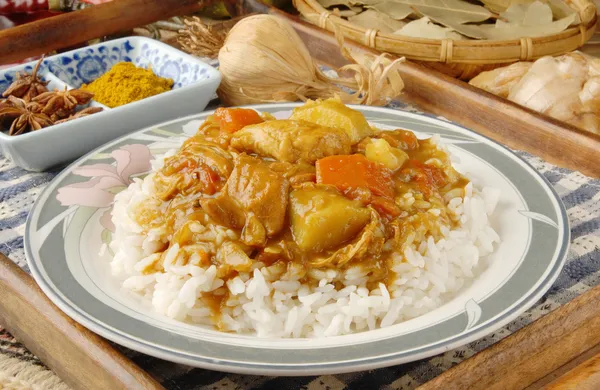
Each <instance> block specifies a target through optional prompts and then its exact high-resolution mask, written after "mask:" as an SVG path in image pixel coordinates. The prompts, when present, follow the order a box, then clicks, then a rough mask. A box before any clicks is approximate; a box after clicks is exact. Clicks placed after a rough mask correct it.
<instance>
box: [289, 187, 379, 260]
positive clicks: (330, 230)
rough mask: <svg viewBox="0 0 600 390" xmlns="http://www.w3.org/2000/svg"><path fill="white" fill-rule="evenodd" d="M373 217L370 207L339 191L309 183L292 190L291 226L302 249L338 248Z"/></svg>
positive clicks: (316, 250) (318, 250)
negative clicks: (363, 205) (306, 186)
mask: <svg viewBox="0 0 600 390" xmlns="http://www.w3.org/2000/svg"><path fill="white" fill-rule="evenodd" d="M369 219H370V212H369V209H367V208H366V207H362V206H361V205H360V203H359V202H357V201H353V200H350V199H348V198H346V197H344V196H342V195H340V194H339V193H337V192H335V191H329V190H325V189H321V188H311V187H308V188H300V189H297V190H294V191H292V192H291V193H290V222H291V230H292V234H293V236H294V240H295V241H296V244H298V246H299V247H300V248H301V249H302V250H306V251H315V252H320V251H322V250H325V249H331V248H335V247H337V246H339V245H341V244H343V243H345V242H346V241H348V240H351V239H352V238H354V237H355V236H356V235H357V234H358V233H359V232H360V231H361V229H362V228H363V227H364V226H365V225H366V224H367V222H369Z"/></svg>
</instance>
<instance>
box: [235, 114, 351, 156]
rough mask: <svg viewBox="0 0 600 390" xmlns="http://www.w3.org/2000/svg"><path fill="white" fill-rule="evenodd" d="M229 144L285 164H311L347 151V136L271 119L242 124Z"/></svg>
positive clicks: (311, 125) (300, 122) (339, 130)
mask: <svg viewBox="0 0 600 390" xmlns="http://www.w3.org/2000/svg"><path fill="white" fill-rule="evenodd" d="M230 145H231V147H233V148H234V149H237V150H242V151H246V152H249V153H256V154H258V155H260V156H263V157H272V158H274V159H276V160H278V161H283V162H289V163H295V162H298V161H304V162H307V163H314V162H315V161H317V160H318V159H320V158H323V157H327V156H332V155H336V154H349V153H350V139H349V137H348V135H347V134H346V132H345V131H344V130H342V129H336V128H331V127H324V126H319V125H317V124H314V123H309V122H305V121H302V120H299V121H295V120H274V121H267V122H264V123H259V124H256V125H250V126H246V127H244V128H243V129H241V130H239V131H238V132H236V133H235V134H234V135H233V136H232V137H231V144H230Z"/></svg>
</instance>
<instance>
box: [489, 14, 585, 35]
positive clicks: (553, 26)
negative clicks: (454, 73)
mask: <svg viewBox="0 0 600 390" xmlns="http://www.w3.org/2000/svg"><path fill="white" fill-rule="evenodd" d="M575 17H576V14H572V15H570V16H567V17H565V18H562V19H560V20H556V21H554V22H550V23H547V24H543V25H540V26H521V25H517V24H506V25H502V26H499V25H481V26H479V28H480V29H481V30H482V32H483V33H484V34H485V35H486V38H487V39H494V40H505V39H519V38H525V37H530V38H535V37H542V36H546V35H551V34H558V33H559V32H561V31H564V30H566V29H567V28H568V27H569V26H570V25H571V23H573V21H574V20H575Z"/></svg>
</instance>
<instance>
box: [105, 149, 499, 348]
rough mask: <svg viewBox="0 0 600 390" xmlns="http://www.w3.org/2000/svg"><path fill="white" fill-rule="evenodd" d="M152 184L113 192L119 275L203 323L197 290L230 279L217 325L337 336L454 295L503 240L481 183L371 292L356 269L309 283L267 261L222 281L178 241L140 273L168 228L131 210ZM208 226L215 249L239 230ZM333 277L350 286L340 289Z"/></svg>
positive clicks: (168, 311)
mask: <svg viewBox="0 0 600 390" xmlns="http://www.w3.org/2000/svg"><path fill="white" fill-rule="evenodd" d="M174 152H175V151H172V152H170V153H168V155H171V154H173V153H174ZM161 166H162V159H157V160H155V161H154V162H153V169H154V170H157V169H159V168H160V167H161ZM153 192H154V188H153V182H152V174H150V175H149V176H147V177H146V178H145V179H144V180H141V179H136V180H135V182H134V183H133V184H131V185H130V186H129V188H128V189H127V190H125V191H123V192H121V193H119V194H118V195H117V196H116V201H115V205H114V209H113V222H114V224H115V226H116V231H115V233H114V235H113V239H112V242H111V244H110V248H111V250H112V251H113V253H114V254H115V255H114V258H113V260H112V261H111V268H112V272H113V275H114V276H115V277H117V278H119V279H120V280H122V286H123V288H124V289H126V290H129V291H133V292H135V293H136V294H137V295H139V296H140V297H141V298H142V299H143V300H144V301H145V302H146V303H147V304H148V305H149V306H150V305H151V306H152V307H153V309H154V310H156V312H158V313H160V314H163V315H166V316H168V317H171V318H174V319H177V320H180V321H186V322H190V323H196V324H205V325H210V324H212V322H211V310H210V309H209V308H208V307H206V306H205V305H204V303H203V301H202V300H201V299H200V298H199V297H200V296H201V295H202V294H203V293H205V292H211V291H214V290H216V289H219V288H220V287H222V286H224V285H225V287H226V288H227V289H228V290H229V293H230V297H229V298H228V299H227V301H226V304H225V306H224V307H223V310H222V313H221V316H220V321H221V324H220V325H221V326H222V327H223V328H224V329H225V330H227V331H231V332H238V333H244V334H255V335H257V336H259V337H323V336H336V335H343V334H348V333H353V332H359V331H364V330H370V329H375V328H377V327H386V326H390V325H393V324H396V323H399V322H402V321H405V320H408V319H410V318H414V317H417V316H420V315H422V314H425V313H427V312H429V311H431V310H433V309H435V308H437V307H439V306H440V305H442V304H443V303H444V302H447V301H448V300H449V299H451V298H452V297H454V296H456V295H457V293H458V292H459V291H460V290H461V288H463V287H464V286H465V285H466V284H467V283H469V282H470V281H471V280H472V279H473V278H474V277H475V276H476V275H477V274H478V273H480V272H481V270H482V269H483V268H484V267H485V265H486V264H485V262H486V257H487V255H489V254H490V253H491V252H492V251H493V250H494V244H495V243H499V242H500V238H499V237H498V235H497V234H496V232H495V231H494V229H493V228H492V227H491V226H490V222H489V216H490V215H491V214H492V212H493V211H494V208H495V206H496V203H497V202H498V197H499V193H498V191H497V190H495V189H491V188H484V189H483V190H481V191H477V190H475V189H474V188H473V186H472V184H469V185H468V186H467V189H466V196H465V198H464V199H462V198H458V197H457V198H454V199H451V200H450V201H449V204H448V207H449V208H450V209H451V210H452V211H453V212H454V213H455V214H456V216H457V218H458V220H459V221H460V222H459V227H458V228H456V229H453V230H449V229H448V228H442V234H443V236H444V238H442V239H440V240H439V241H438V242H434V240H433V238H431V237H429V239H428V240H427V241H424V242H421V243H420V244H419V245H418V246H414V245H413V246H412V247H409V248H408V249H407V250H406V251H405V252H404V253H403V255H402V254H399V253H398V254H395V258H394V264H393V271H394V272H396V273H397V275H398V277H397V278H396V279H395V280H394V282H393V285H391V286H388V287H386V286H385V285H384V284H383V283H380V284H379V287H378V288H375V289H373V290H371V291H369V290H368V289H367V288H366V282H367V277H366V275H365V274H364V273H363V271H361V270H360V268H356V267H354V268H350V269H348V270H346V271H345V272H340V271H335V270H328V271H318V270H312V271H311V272H310V273H309V276H310V277H311V278H312V279H313V280H314V282H315V283H312V287H311V286H307V285H302V284H301V283H300V282H299V281H298V280H294V277H293V275H291V276H290V275H287V274H286V275H287V276H285V277H282V276H281V275H280V273H277V272H274V270H273V269H272V268H270V267H264V266H263V267H261V268H256V269H254V270H253V272H252V273H241V274H240V275H239V276H237V277H235V278H233V279H231V280H228V281H227V282H225V281H223V280H221V279H219V278H217V276H216V273H217V272H216V271H217V269H216V267H215V266H214V265H213V266H210V267H208V268H201V267H200V266H197V265H193V263H194V261H190V263H189V264H187V265H181V264H182V261H181V257H179V256H180V253H179V247H178V245H173V246H172V247H171V248H170V249H169V250H168V253H167V254H166V256H165V258H164V263H163V264H164V267H165V272H157V273H153V274H148V275H146V274H144V273H143V272H142V271H143V270H144V269H146V268H147V267H148V265H149V264H152V263H153V262H154V261H156V260H157V256H159V255H158V254H155V251H157V250H159V249H160V248H161V247H162V246H163V243H162V242H161V232H160V229H157V230H156V231H150V232H148V233H147V234H145V233H143V232H142V228H141V227H140V226H139V225H138V224H137V223H136V222H135V221H134V220H133V219H131V218H130V214H129V213H130V212H132V210H133V209H134V207H135V206H136V205H137V204H139V203H140V202H143V201H145V200H147V199H149V198H151V197H152V195H153ZM409 201H410V199H409ZM412 201H414V199H412ZM437 211H438V212H439V210H437ZM430 212H433V213H435V211H430ZM207 222H208V221H207ZM202 229H204V230H202V232H203V235H202V238H203V239H205V240H206V241H205V242H202V243H200V244H201V245H205V246H206V248H207V250H209V251H213V253H214V251H216V246H218V245H220V244H221V243H223V242H224V241H226V240H228V239H236V238H237V234H236V233H235V232H234V231H232V230H229V229H226V228H223V227H219V226H214V225H210V226H208V227H202ZM403 258H404V259H405V261H403ZM196 263H198V262H196ZM336 282H337V284H338V285H340V283H341V284H342V285H343V286H345V287H343V288H341V289H336V288H335V283H336ZM222 290H223V289H221V290H220V291H222Z"/></svg>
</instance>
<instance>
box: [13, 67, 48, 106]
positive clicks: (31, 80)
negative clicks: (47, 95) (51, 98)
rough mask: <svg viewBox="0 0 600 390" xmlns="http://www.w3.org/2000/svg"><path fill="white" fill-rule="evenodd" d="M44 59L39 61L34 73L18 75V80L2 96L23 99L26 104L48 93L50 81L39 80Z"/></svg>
mask: <svg viewBox="0 0 600 390" xmlns="http://www.w3.org/2000/svg"><path fill="white" fill-rule="evenodd" d="M42 61H43V58H42V59H40V60H39V61H38V63H37V64H36V65H35V68H34V69H33V73H31V74H28V73H24V74H21V73H17V79H16V80H15V81H13V83H12V84H11V85H10V86H9V87H8V89H7V90H6V91H4V93H3V94H2V96H4V97H9V96H14V97H18V98H22V99H23V100H25V101H26V102H29V101H31V99H33V98H34V97H36V96H38V95H39V94H41V93H44V92H48V88H46V85H48V81H42V80H40V79H39V78H38V76H37V72H38V70H39V68H40V65H41V64H42Z"/></svg>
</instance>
